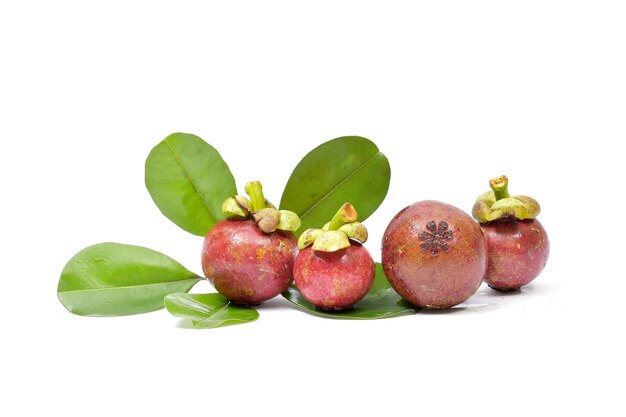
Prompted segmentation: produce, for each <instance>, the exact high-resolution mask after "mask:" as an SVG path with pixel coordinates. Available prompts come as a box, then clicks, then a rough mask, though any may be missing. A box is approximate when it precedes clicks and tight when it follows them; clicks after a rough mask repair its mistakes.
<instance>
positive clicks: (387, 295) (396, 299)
mask: <svg viewBox="0 0 626 417" xmlns="http://www.w3.org/2000/svg"><path fill="white" fill-rule="evenodd" d="M283 297H285V298H286V299H287V300H289V301H291V302H292V303H293V304H295V305H297V306H298V307H300V308H302V309H304V310H306V311H307V312H308V313H311V314H315V315H316V316H321V317H328V318H333V319H351V320H368V319H383V318H387V317H395V316H399V315H402V314H413V313H416V312H418V311H420V310H421V309H420V308H419V307H416V306H413V305H411V304H409V303H408V302H406V301H404V300H403V299H402V298H401V297H400V296H399V295H398V294H397V293H396V292H395V291H394V290H393V288H391V285H390V284H389V281H387V277H385V274H384V272H383V267H382V265H381V264H380V263H378V262H377V263H376V276H375V278H374V285H373V286H372V289H371V290H370V291H369V292H368V293H367V295H366V296H365V298H363V299H362V300H361V301H359V302H358V303H356V304H355V305H354V306H353V307H352V309H351V310H347V311H340V312H330V311H324V310H319V309H317V308H315V306H314V305H313V304H311V303H310V302H308V301H307V300H306V299H305V298H304V297H303V296H302V294H300V292H299V291H298V290H297V289H296V288H295V287H294V286H291V287H289V288H288V289H287V290H286V291H285V292H283Z"/></svg>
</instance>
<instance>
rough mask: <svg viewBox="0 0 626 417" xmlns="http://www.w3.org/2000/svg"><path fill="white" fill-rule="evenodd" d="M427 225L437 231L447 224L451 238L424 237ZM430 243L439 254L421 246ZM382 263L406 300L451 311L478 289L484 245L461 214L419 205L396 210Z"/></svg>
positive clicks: (474, 225) (443, 206)
mask: <svg viewBox="0 0 626 417" xmlns="http://www.w3.org/2000/svg"><path fill="white" fill-rule="evenodd" d="M431 221H433V222H435V224H436V225H437V226H438V227H440V226H441V224H442V222H446V223H447V225H448V228H447V230H449V231H451V232H452V236H451V237H449V239H445V240H442V239H437V238H434V239H431V240H429V239H428V238H425V237H424V235H425V234H426V235H427V236H428V233H430V230H429V229H428V227H427V225H428V223H429V222H431ZM420 237H422V238H421V239H420ZM429 243H430V244H431V245H433V246H430V247H431V248H434V249H435V250H437V251H438V253H436V254H432V253H431V250H430V249H429V246H427V247H426V248H424V247H423V246H424V245H428V244H429ZM446 245H447V249H446ZM382 264H383V269H384V271H385V275H386V276H387V279H389V282H390V284H391V286H392V287H393V289H394V290H396V292H397V293H398V294H400V295H401V296H402V297H403V298H405V299H406V300H408V301H409V302H411V303H413V304H415V305H417V306H419V307H424V308H449V307H452V306H455V305H457V304H460V303H462V302H463V301H465V300H467V299H468V298H469V297H470V296H471V295H472V294H474V293H475V292H476V290H478V287H479V286H480V284H481V283H482V280H483V277H484V276H485V271H486V270H487V246H486V243H485V239H484V237H483V234H482V232H481V229H480V227H479V226H478V224H477V223H476V222H475V221H474V219H472V218H471V217H470V216H469V215H467V214H466V213H465V212H463V211H462V210H460V209H458V208H456V207H454V206H451V205H449V204H446V203H442V202H439V201H420V202H417V203H415V204H412V205H410V206H408V207H406V208H405V209H403V210H402V211H400V212H399V213H398V214H397V215H396V216H395V217H394V218H393V220H392V221H391V222H390V223H389V226H387V230H386V231H385V234H384V236H383V244H382Z"/></svg>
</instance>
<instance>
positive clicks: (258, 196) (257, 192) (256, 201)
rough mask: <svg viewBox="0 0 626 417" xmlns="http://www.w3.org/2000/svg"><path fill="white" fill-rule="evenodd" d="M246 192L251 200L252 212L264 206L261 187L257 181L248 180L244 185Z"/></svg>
mask: <svg viewBox="0 0 626 417" xmlns="http://www.w3.org/2000/svg"><path fill="white" fill-rule="evenodd" d="M245 190H246V193H247V194H248V195H249V196H250V200H252V210H251V211H252V212H253V213H254V212H257V211H259V210H261V209H264V208H265V196H264V195H263V187H261V183H260V182H259V181H250V182H249V183H247V184H246V187H245Z"/></svg>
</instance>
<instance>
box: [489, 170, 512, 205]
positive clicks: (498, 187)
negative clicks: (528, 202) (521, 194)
mask: <svg viewBox="0 0 626 417" xmlns="http://www.w3.org/2000/svg"><path fill="white" fill-rule="evenodd" d="M489 186H490V187H491V189H492V190H493V194H494V196H495V197H496V201H498V200H502V199H503V198H509V197H510V196H511V195H510V194H509V179H508V178H507V177H506V175H501V176H499V177H498V178H494V179H492V180H491V181H489Z"/></svg>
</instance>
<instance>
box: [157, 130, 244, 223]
mask: <svg viewBox="0 0 626 417" xmlns="http://www.w3.org/2000/svg"><path fill="white" fill-rule="evenodd" d="M145 169H146V172H145V174H146V176H145V181H146V187H147V188H148V191H149V192H150V195H151V196H152V199H153V200H154V202H155V203H156V205H157V206H158V207H159V210H161V212H162V213H163V214H164V215H165V217H167V218H168V219H170V220H171V221H173V222H174V223H176V224H177V225H178V226H179V227H180V228H182V229H183V230H186V231H187V232H189V233H193V234H194V235H198V236H205V235H206V234H207V232H208V231H209V229H210V228H211V227H213V225H214V224H215V223H217V222H218V221H219V220H221V219H223V218H224V217H225V216H224V214H223V213H222V204H223V203H224V200H226V199H227V198H228V197H231V196H233V195H234V194H237V187H236V185H235V179H234V178H233V174H232V173H231V172H230V169H229V168H228V165H226V162H224V160H223V159H222V157H221V156H220V154H219V153H218V152H217V151H216V150H215V148H213V147H212V146H211V145H209V144H208V143H206V142H205V141H203V140H202V139H200V138H199V137H198V136H195V135H190V134H186V133H173V134H171V135H169V136H168V137H166V138H165V139H164V140H163V141H161V143H159V144H158V145H157V146H155V147H154V148H153V149H152V151H151V152H150V154H149V155H148V158H147V159H146V167H145Z"/></svg>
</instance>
